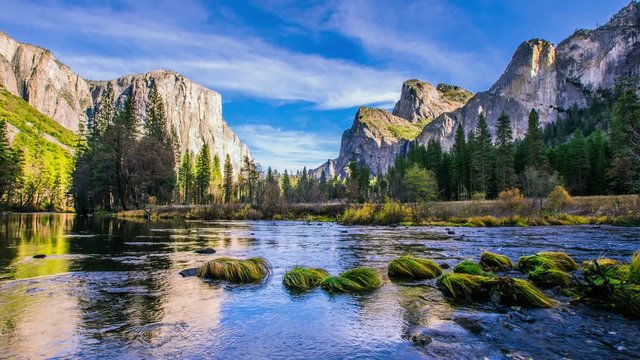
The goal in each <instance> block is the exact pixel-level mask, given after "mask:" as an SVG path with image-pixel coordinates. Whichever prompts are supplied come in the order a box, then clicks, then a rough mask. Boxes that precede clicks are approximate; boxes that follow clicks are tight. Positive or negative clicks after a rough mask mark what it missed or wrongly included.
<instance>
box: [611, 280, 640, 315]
mask: <svg viewBox="0 0 640 360" xmlns="http://www.w3.org/2000/svg"><path fill="white" fill-rule="evenodd" d="M611 305H612V306H613V307H614V308H615V309H616V310H617V311H619V312H621V313H625V314H629V315H632V316H635V317H640V285H620V286H615V287H614V288H613V293H612V294H611Z"/></svg>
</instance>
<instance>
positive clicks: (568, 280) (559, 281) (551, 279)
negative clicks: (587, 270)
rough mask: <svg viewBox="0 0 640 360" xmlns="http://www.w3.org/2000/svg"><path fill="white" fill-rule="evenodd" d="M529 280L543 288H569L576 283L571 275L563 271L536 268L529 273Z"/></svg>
mask: <svg viewBox="0 0 640 360" xmlns="http://www.w3.org/2000/svg"><path fill="white" fill-rule="evenodd" d="M529 280H531V281H532V282H533V283H534V284H536V285H538V286H542V287H554V286H569V285H571V284H573V283H574V279H573V277H572V276H571V275H569V274H567V273H566V272H564V271H561V270H555V269H545V268H544V267H536V268H534V269H533V270H532V271H531V272H529Z"/></svg>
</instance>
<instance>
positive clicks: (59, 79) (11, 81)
mask: <svg viewBox="0 0 640 360" xmlns="http://www.w3.org/2000/svg"><path fill="white" fill-rule="evenodd" d="M109 82H111V84H112V85H113V88H114V91H115V93H116V98H117V99H118V100H117V101H122V98H123V97H124V96H126V95H127V94H129V92H132V93H133V96H134V97H135V99H136V102H137V104H138V109H139V111H140V115H141V118H144V113H145V108H146V105H147V94H148V92H149V90H150V88H151V87H152V86H156V87H157V89H158V93H159V94H160V96H161V97H162V99H163V100H164V103H165V107H166V110H167V116H168V118H169V123H170V124H171V125H172V126H173V127H175V129H176V132H177V134H178V142H179V144H180V151H181V152H182V153H184V152H185V151H187V149H188V150H191V151H193V152H197V151H198V150H199V149H200V147H201V146H202V144H203V143H204V142H206V143H208V144H209V146H210V148H211V149H212V150H211V155H212V156H214V155H215V154H218V156H219V157H220V159H221V162H222V163H223V162H224V158H225V156H226V155H227V154H228V155H229V156H230V157H231V159H232V164H233V167H234V170H235V171H238V170H239V169H240V167H241V164H242V158H243V157H244V156H245V155H249V156H250V152H249V149H248V148H247V146H246V145H245V144H243V143H242V142H241V141H240V139H239V138H238V137H237V136H236V135H235V134H234V133H233V131H232V130H231V129H230V128H229V126H228V125H227V123H226V122H225V121H224V119H223V118H222V100H221V96H220V94H218V93H217V92H215V91H213V90H210V89H207V88H205V87H203V86H200V85H198V84H196V83H195V82H193V81H191V80H189V79H187V78H185V77H184V76H182V75H180V74H177V73H174V72H170V71H152V72H148V73H144V74H136V75H127V76H123V77H121V78H118V79H115V80H111V81H109ZM0 84H1V85H4V86H5V87H6V88H7V89H8V91H9V92H11V93H13V94H15V95H17V96H20V97H22V98H23V99H24V100H25V101H27V102H28V103H29V104H31V105H32V106H33V107H35V108H36V109H38V110H39V111H40V112H42V113H44V114H46V115H47V116H49V117H51V118H52V119H54V120H55V121H57V122H58V123H59V124H60V125H62V126H63V127H64V128H66V129H68V130H70V131H73V132H77V130H78V127H79V124H80V123H83V122H86V120H87V118H88V116H89V115H91V113H92V112H93V111H94V109H96V107H97V106H98V105H99V101H100V96H101V94H102V92H103V91H104V89H105V87H106V84H107V82H106V81H90V80H85V79H83V78H82V77H80V76H79V75H77V74H75V73H74V72H73V71H72V70H71V69H70V68H69V67H68V66H66V65H64V64H62V63H60V62H59V61H58V60H57V59H56V58H55V57H54V56H53V55H52V54H51V52H50V51H48V50H46V49H43V48H40V47H37V46H33V45H28V44H23V43H19V42H17V41H15V40H13V39H12V38H10V37H9V36H8V35H6V34H4V33H2V32H0Z"/></svg>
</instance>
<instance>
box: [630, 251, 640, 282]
mask: <svg viewBox="0 0 640 360" xmlns="http://www.w3.org/2000/svg"><path fill="white" fill-rule="evenodd" d="M629 280H631V281H633V282H634V283H636V284H639V285H640V251H636V253H635V254H633V256H632V257H631V264H630V265H629Z"/></svg>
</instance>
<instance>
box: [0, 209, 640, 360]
mask: <svg viewBox="0 0 640 360" xmlns="http://www.w3.org/2000/svg"><path fill="white" fill-rule="evenodd" d="M453 230H454V232H455V234H452V235H450V234H447V231H446V229H444V228H428V227H397V228H393V227H371V226H362V227H355V226H348V227H347V226H340V225H337V224H334V223H305V222H293V221H291V222H289V221H286V222H285V221H280V222H273V221H234V222H231V221H227V222H207V221H192V222H184V221H158V222H149V223H145V222H133V221H124V220H116V219H109V218H80V217H75V216H74V215H72V214H12V215H9V216H4V217H2V218H0V358H25V359H26V358H51V357H73V358H98V357H99V358H105V357H106V358H158V357H160V358H216V359H229V358H249V359H261V358H304V359H316V358H322V359H356V358H367V359H399V358H402V359H405V358H456V359H466V358H469V359H476V358H485V357H486V358H489V359H502V358H528V357H532V358H536V359H538V358H544V359H546V358H564V357H566V358H572V359H587V358H590V359H593V358H635V357H636V356H637V354H640V342H638V341H637V340H638V339H640V321H638V320H637V319H636V320H634V319H630V318H626V317H624V316H621V315H619V314H616V313H612V312H610V311H608V310H607V309H603V308H600V307H597V306H595V305H587V304H571V303H569V301H568V300H569V299H568V298H565V297H563V296H562V295H560V294H558V293H555V292H554V291H552V290H551V291H547V293H548V294H549V295H550V296H552V297H553V298H555V299H557V300H559V301H560V302H561V305H560V306H559V307H558V308H555V309H523V308H517V307H506V306H501V305H498V304H494V303H487V304H475V305H474V304H455V305H454V304H451V303H449V302H447V301H446V300H445V299H444V298H443V297H442V295H441V293H440V291H439V290H438V289H437V288H436V287H435V281H425V282H419V283H408V284H407V283H405V284H403V283H394V282H391V281H389V280H388V279H387V277H386V264H387V262H388V261H389V260H390V259H392V258H394V257H396V256H399V255H402V254H414V255H418V256H421V257H426V258H429V259H433V260H436V261H438V262H439V263H447V264H449V265H451V266H454V265H455V264H456V263H458V262H459V261H461V260H463V259H465V258H473V259H476V260H477V259H478V257H479V255H480V252H481V251H482V250H484V249H486V250H491V251H494V252H498V253H502V254H505V255H508V256H509V257H510V258H511V259H512V260H513V261H517V258H518V257H519V256H521V255H526V254H531V253H535V252H538V251H543V250H558V251H565V252H567V253H569V254H570V255H571V256H573V257H574V259H575V260H576V261H579V262H580V261H583V260H587V259H592V258H595V257H599V256H606V257H610V258H614V259H617V260H624V261H628V259H629V257H630V256H631V255H632V253H633V252H634V251H636V250H638V249H640V228H625V227H610V226H602V227H594V226H573V227H525V228H511V227H504V228H455V229H453ZM202 247H212V248H214V249H216V250H217V253H216V254H213V255H200V254H196V253H194V250H196V249H200V248H202ZM36 254H46V255H47V257H46V258H44V259H34V258H33V255H36ZM218 256H232V257H253V256H262V257H264V258H266V259H267V260H268V261H269V263H270V264H271V266H272V269H273V273H272V275H271V276H270V277H269V278H268V279H267V280H266V281H265V282H264V283H263V284H259V285H229V284H225V283H216V282H210V281H204V280H202V279H199V278H196V277H182V276H181V275H180V274H179V272H180V271H181V270H183V269H185V268H192V267H196V266H199V265H201V264H202V263H203V262H205V261H206V260H208V259H212V258H215V257H218ZM297 264H299V265H306V266H313V267H322V268H325V269H327V270H328V271H329V272H330V273H332V274H338V273H339V272H341V271H343V270H345V269H347V268H351V267H354V266H361V265H364V266H371V267H374V268H376V269H377V270H378V271H379V272H380V274H381V275H382V276H383V278H384V285H383V287H382V288H381V289H379V290H377V291H375V292H373V293H370V294H361V295H329V294H327V293H325V292H324V291H322V290H321V289H316V290H314V291H310V292H307V293H303V294H296V293H291V292H289V291H287V289H285V288H284V287H283V286H282V276H283V274H284V272H285V271H286V270H287V269H289V268H291V267H292V266H293V265H297ZM416 334H421V337H422V339H423V341H422V343H416V342H414V341H411V338H412V336H414V335H416ZM424 339H426V340H424Z"/></svg>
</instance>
